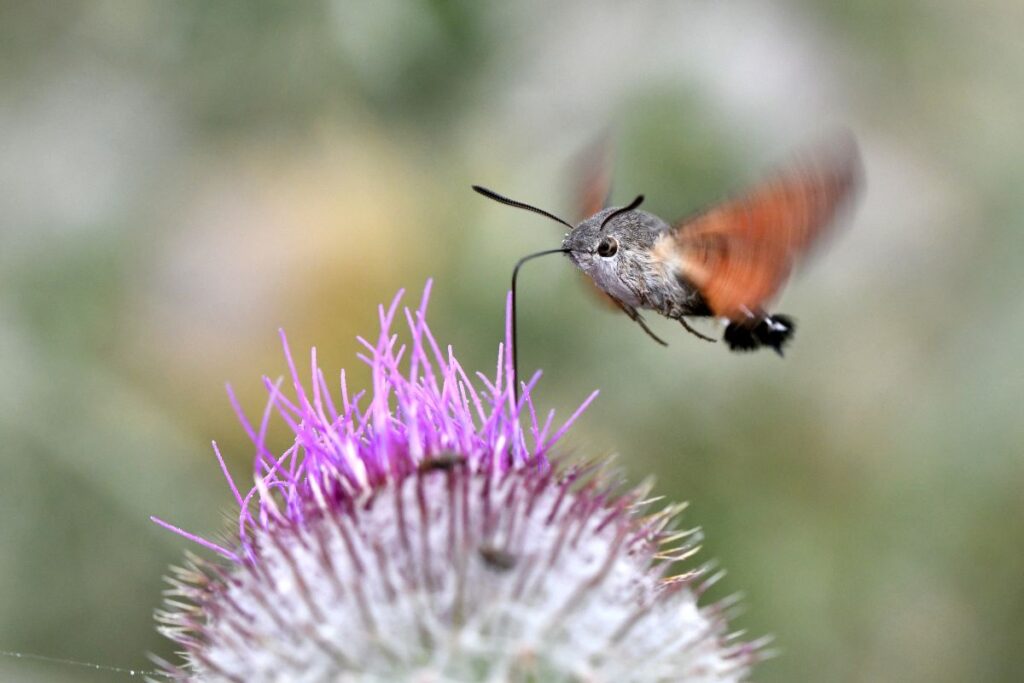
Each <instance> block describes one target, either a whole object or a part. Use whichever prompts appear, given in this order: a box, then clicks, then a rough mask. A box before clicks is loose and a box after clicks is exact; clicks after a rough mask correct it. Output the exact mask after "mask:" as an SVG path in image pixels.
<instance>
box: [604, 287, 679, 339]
mask: <svg viewBox="0 0 1024 683" xmlns="http://www.w3.org/2000/svg"><path fill="white" fill-rule="evenodd" d="M608 298H609V299H611V300H612V301H614V302H615V303H616V304H618V306H619V308H621V309H622V312H623V313H625V314H626V315H628V316H629V318H630V320H634V321H636V324H637V325H639V326H640V327H641V328H643V331H644V332H646V333H647V336H648V337H650V338H651V339H653V340H654V341H656V342H658V343H659V344H661V345H662V346H668V344H667V343H666V342H665V340H663V339H662V338H661V337H659V336H658V335H656V334H654V333H653V332H651V328H649V327H647V323H645V322H644V319H643V316H641V315H640V311H638V310H636V309H635V308H633V307H632V306H629V305H627V304H625V303H623V302H621V301H619V300H618V299H616V298H615V297H613V296H611V295H610V294H609V295H608Z"/></svg>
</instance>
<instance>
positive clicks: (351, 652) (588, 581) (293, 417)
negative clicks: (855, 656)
mask: <svg viewBox="0 0 1024 683" xmlns="http://www.w3.org/2000/svg"><path fill="white" fill-rule="evenodd" d="M429 291H430V283H429V282H428V284H427V287H426V290H425V292H424V294H423V298H422V302H421V303H420V305H419V307H418V308H417V309H415V310H411V309H408V308H404V309H401V315H402V317H403V318H404V322H405V323H406V324H407V326H408V333H409V339H410V341H409V342H407V343H404V344H403V343H400V341H399V337H398V335H396V334H393V333H392V328H393V327H394V326H395V323H396V318H398V316H399V312H400V309H399V303H400V299H401V293H399V295H398V296H396V297H395V299H394V301H392V303H391V305H390V306H389V307H387V308H384V307H381V308H380V325H381V332H380V335H379V337H378V338H377V340H376V342H374V343H371V342H368V341H366V340H363V339H360V342H361V343H362V345H363V346H364V347H365V348H366V352H365V353H364V354H363V355H361V356H360V358H361V359H362V360H363V361H364V362H366V363H367V364H368V365H369V366H370V368H371V371H372V372H371V374H372V388H371V390H370V393H369V395H367V394H366V393H365V392H359V393H357V394H354V395H352V394H350V391H349V388H348V386H347V383H346V379H345V374H344V372H342V373H341V375H340V382H339V384H338V386H337V389H336V393H335V391H332V389H331V386H330V383H329V382H328V380H327V377H326V375H325V374H324V373H323V372H322V370H321V369H320V368H319V367H318V365H317V362H316V353H315V350H314V351H313V353H312V354H311V359H310V372H309V374H308V376H305V377H304V376H303V375H302V373H300V372H299V371H298V368H297V366H296V364H295V362H294V361H293V358H292V356H291V354H290V352H289V350H288V345H287V342H286V341H285V340H284V337H283V335H282V341H283V342H284V347H285V355H286V358H287V359H288V364H289V368H290V378H289V381H288V382H286V383H285V384H287V385H288V387H289V388H290V391H285V390H283V389H282V385H283V384H282V383H280V382H279V383H274V382H271V381H269V380H268V381H267V382H266V386H267V390H268V394H269V399H268V403H267V409H266V410H265V411H264V414H263V418H262V420H261V421H260V422H259V423H258V424H255V425H254V424H253V423H251V422H249V421H248V420H247V419H246V418H245V417H244V415H242V414H241V411H239V414H240V417H241V419H242V424H243V426H244V427H245V429H246V430H247V432H248V433H249V436H250V437H251V438H252V440H253V442H254V444H255V445H256V457H255V462H254V482H255V484H254V485H253V486H252V488H251V489H249V491H248V492H247V493H245V494H244V495H243V493H242V492H241V491H239V489H238V488H237V487H236V485H235V484H234V482H233V481H232V480H231V478H230V476H229V475H228V474H227V469H226V468H224V473H225V475H226V476H227V479H228V482H229V485H230V488H231V490H232V492H233V494H234V497H235V500H236V502H237V504H238V507H239V514H238V528H237V535H235V536H234V538H233V540H232V541H231V542H230V543H229V544H226V545H220V544H216V543H213V542H212V541H209V540H207V539H203V538H200V537H198V536H194V535H192V534H189V533H187V532H184V531H182V530H180V529H177V528H176V527H172V526H171V525H169V524H167V523H166V522H161V521H160V520H156V521H157V522H158V523H160V524H163V525H164V526H168V527H169V528H171V529H173V530H175V531H177V532H178V533H181V534H182V535H184V536H186V537H187V538H189V539H191V540H194V541H196V542H198V543H200V544H202V545H204V546H206V547H207V548H210V549H212V550H214V551H216V552H218V553H219V554H221V555H223V556H224V557H225V558H227V560H228V562H227V564H226V565H225V564H217V563H211V562H206V561H202V560H199V559H198V558H191V559H190V560H189V562H188V563H187V565H186V566H185V567H183V568H180V569H176V570H174V572H173V575H172V576H171V577H170V578H169V579H168V580H169V582H170V584H171V586H172V588H171V590H169V591H168V597H167V605H166V608H165V609H164V610H162V611H161V612H159V613H158V620H159V621H160V622H161V624H162V625H161V630H162V631H163V632H164V633H165V634H166V635H167V636H168V637H170V638H171V639H173V640H174V641H175V642H177V643H178V644H179V645H180V646H181V647H182V657H183V661H182V663H181V664H179V665H171V664H168V663H164V666H165V669H166V671H167V672H168V673H169V674H170V675H172V676H174V677H176V678H180V679H183V680H192V681H245V682H247V683H248V682H250V681H256V682H258V681H361V682H362V681H366V682H369V681H424V682H426V681H436V682H442V681H453V682H454V681H495V682H498V681H538V680H544V681H593V682H595V683H597V682H603V681H609V682H610V681H679V680H684V681H708V682H718V681H738V680H743V679H744V678H745V677H746V675H747V673H748V671H749V668H750V666H751V664H752V663H753V661H754V660H755V659H756V658H757V653H758V643H743V642H739V641H738V640H737V639H736V638H735V637H733V636H731V635H730V634H729V632H728V626H727V623H726V619H725V612H726V610H725V607H726V605H724V604H722V603H718V604H713V605H710V606H705V607H701V606H698V598H699V596H700V594H701V593H702V592H703V590H704V589H705V588H706V587H707V586H708V585H709V584H710V582H711V581H713V580H714V579H715V575H710V574H709V572H708V571H707V569H706V568H694V569H690V570H689V571H686V572H685V573H683V574H678V575H675V576H669V573H670V570H671V569H673V568H674V567H676V566H677V563H678V562H680V561H682V560H686V559H688V558H689V557H690V556H691V555H692V554H693V553H694V552H696V545H695V544H696V540H697V535H698V534H697V533H696V532H695V531H678V530H677V529H676V528H675V521H676V516H677V514H678V512H679V511H680V510H681V506H668V507H664V508H662V509H660V510H659V511H657V512H651V511H650V510H649V508H650V505H651V502H652V501H650V500H648V499H647V495H646V494H647V491H648V490H649V487H643V488H640V489H634V490H628V491H621V490H619V488H618V486H617V482H616V481H615V480H614V479H613V478H612V477H611V476H610V475H608V474H607V473H606V472H605V470H604V468H603V467H602V466H601V463H591V464H589V465H579V466H576V467H561V466H558V465H557V464H552V461H551V460H550V459H549V454H550V453H551V451H552V448H553V447H554V445H555V444H556V442H558V440H559V439H560V438H561V437H562V436H563V435H564V433H565V431H566V430H567V429H568V427H569V425H570V424H571V423H572V422H573V421H574V420H575V419H576V417H577V416H578V415H579V414H580V412H581V411H582V410H583V409H584V408H585V407H586V405H587V404H588V403H589V402H590V401H591V400H593V398H594V397H595V396H596V392H595V394H592V395H591V396H590V397H589V398H588V399H587V400H586V401H584V403H583V405H581V406H580V408H579V409H578V410H577V411H576V412H574V413H573V414H572V415H571V416H570V417H569V419H568V420H566V421H565V422H564V423H563V424H562V425H561V426H560V427H558V428H557V429H556V428H555V427H554V414H553V413H548V414H547V415H546V416H545V417H544V419H543V420H541V419H539V418H538V414H537V412H536V410H535V407H534V404H533V400H532V398H531V389H532V388H533V387H534V385H535V384H536V382H537V380H538V378H539V373H538V375H536V376H534V377H533V378H531V380H530V381H529V382H526V383H525V384H524V385H523V387H522V389H523V391H522V397H521V398H520V399H519V400H518V401H517V400H516V399H515V392H514V390H513V389H514V382H515V381H516V380H515V378H514V377H513V376H512V369H511V354H510V353H509V350H510V340H509V337H508V332H506V339H505V343H504V344H501V345H499V350H498V363H497V368H496V370H495V375H494V377H493V378H488V377H486V376H484V375H482V374H479V373H477V375H476V379H477V381H476V382H474V381H473V379H471V378H470V376H469V375H468V374H467V373H466V372H465V371H464V370H463V368H462V367H461V366H460V365H459V363H458V361H457V360H456V359H455V357H454V355H453V353H452V350H451V347H448V348H446V349H442V347H441V346H440V345H439V344H438V343H437V341H436V340H435V338H434V337H433V335H432V334H431V332H430V330H429V328H428V327H427V325H426V321H425V313H426V305H427V300H428V298H429ZM508 328H509V325H508V324H506V330H507V329H508ZM335 396H336V397H335ZM236 407H237V402H236ZM273 414H276V415H278V416H279V417H280V418H281V419H282V420H283V421H284V423H285V424H287V426H288V427H289V428H290V429H291V430H292V431H293V432H294V435H295V440H294V443H293V444H292V446H291V447H290V448H288V449H287V450H286V451H285V452H284V453H281V454H275V453H271V452H269V451H268V449H267V448H266V446H265V441H264V437H265V434H266V432H267V428H268V423H269V419H270V417H271V415H273ZM524 422H525V423H526V425H527V426H526V427H525V428H524V427H522V426H521V425H522V423H524ZM215 452H216V447H215ZM216 453H217V458H218V460H219V461H220V463H221V466H222V468H223V460H222V459H221V457H220V453H219V452H216Z"/></svg>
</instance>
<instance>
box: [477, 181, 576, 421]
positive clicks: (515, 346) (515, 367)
mask: <svg viewBox="0 0 1024 683" xmlns="http://www.w3.org/2000/svg"><path fill="white" fill-rule="evenodd" d="M474 189H475V188H474ZM481 194H482V193H481ZM571 252H572V249H565V248H561V249H546V250H544V251H538V252H536V253H533V254H527V255H526V256H524V257H523V258H521V259H519V261H518V263H516V267H515V268H513V269H512V388H513V390H514V391H515V398H516V405H517V406H518V405H519V336H518V332H517V329H518V328H517V321H518V320H519V316H518V314H517V313H516V283H517V281H518V279H519V269H520V268H522V267H523V264H524V263H526V262H527V261H530V260H532V259H535V258H539V257H541V256H549V255H551V254H569V253H571Z"/></svg>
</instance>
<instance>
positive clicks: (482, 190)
mask: <svg viewBox="0 0 1024 683" xmlns="http://www.w3.org/2000/svg"><path fill="white" fill-rule="evenodd" d="M473 190H474V191H475V192H477V193H479V194H482V195H483V196H485V197H487V198H488V199H493V200H494V201H496V202H498V203H499V204H506V205H508V206H514V207H515V208H517V209H526V210H527V211H532V212H534V213H539V214H540V215H541V216H546V217H547V218H550V219H551V220H553V221H556V222H558V223H561V224H562V225H564V226H565V227H567V228H569V229H570V230H572V229H573V226H572V225H570V224H569V223H567V222H565V221H563V220H562V219H561V218H559V217H558V216H556V215H555V214H553V213H549V212H547V211H545V210H544V209H538V208H537V207H536V206H531V205H530V204H527V203H526V202H520V201H516V200H515V199H509V198H508V197H503V196H501V195H500V194H498V193H497V192H495V191H494V190H488V189H487V188H486V187H481V186H479V185H473Z"/></svg>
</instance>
